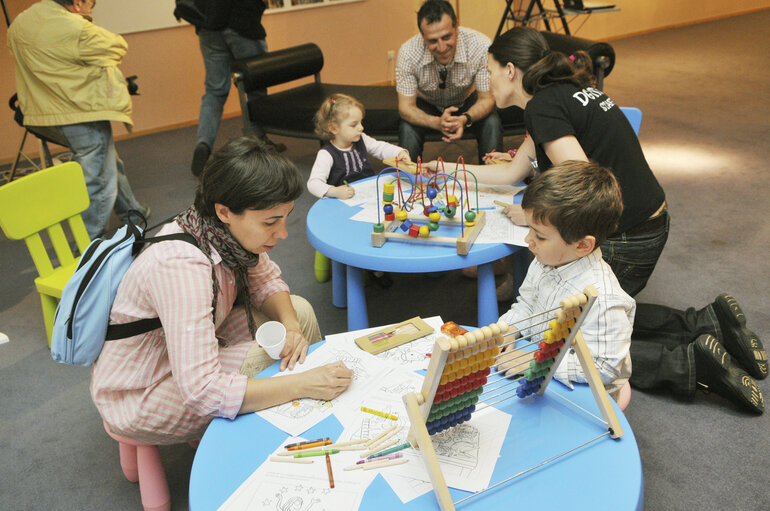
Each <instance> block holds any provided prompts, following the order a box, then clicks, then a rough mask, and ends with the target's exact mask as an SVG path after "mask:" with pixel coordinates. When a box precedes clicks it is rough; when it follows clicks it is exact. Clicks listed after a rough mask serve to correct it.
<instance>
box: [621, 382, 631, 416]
mask: <svg viewBox="0 0 770 511" xmlns="http://www.w3.org/2000/svg"><path fill="white" fill-rule="evenodd" d="M629 402H631V384H630V383H628V382H626V384H625V385H623V387H621V388H620V392H618V407H619V408H620V409H621V410H625V409H626V407H627V406H628V403H629Z"/></svg>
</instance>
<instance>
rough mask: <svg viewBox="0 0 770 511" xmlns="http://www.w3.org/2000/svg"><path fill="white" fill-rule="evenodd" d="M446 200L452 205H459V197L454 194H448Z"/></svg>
mask: <svg viewBox="0 0 770 511" xmlns="http://www.w3.org/2000/svg"><path fill="white" fill-rule="evenodd" d="M446 202H447V204H449V205H450V206H457V204H458V202H457V197H455V196H454V195H448V196H447V198H446Z"/></svg>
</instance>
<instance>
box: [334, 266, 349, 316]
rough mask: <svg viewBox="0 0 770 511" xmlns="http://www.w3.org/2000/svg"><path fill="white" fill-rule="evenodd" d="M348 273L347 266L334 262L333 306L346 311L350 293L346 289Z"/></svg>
mask: <svg viewBox="0 0 770 511" xmlns="http://www.w3.org/2000/svg"><path fill="white" fill-rule="evenodd" d="M346 273H347V270H346V268H345V265H344V264H342V263H340V262H337V261H332V304H334V306H335V307H337V308H339V309H344V308H345V307H347V306H348V292H347V289H346V286H347V284H346V282H345V280H346V278H347V277H346Z"/></svg>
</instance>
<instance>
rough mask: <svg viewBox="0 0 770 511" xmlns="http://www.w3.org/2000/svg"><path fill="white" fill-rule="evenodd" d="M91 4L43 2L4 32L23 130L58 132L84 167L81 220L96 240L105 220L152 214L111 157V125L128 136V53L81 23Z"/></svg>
mask: <svg viewBox="0 0 770 511" xmlns="http://www.w3.org/2000/svg"><path fill="white" fill-rule="evenodd" d="M93 3H94V2H93V0H41V1H40V2H38V3H36V4H34V5H32V6H30V7H29V8H28V9H26V10H25V11H24V12H22V13H21V14H19V15H18V16H17V17H16V19H15V20H14V21H13V23H11V26H10V28H9V29H8V47H9V48H10V50H11V55H13V58H14V60H15V62H16V87H17V89H18V95H19V106H20V107H21V111H22V112H23V113H24V124H25V125H26V126H50V127H55V128H56V129H57V130H58V131H59V132H60V133H61V135H62V136H63V137H64V138H65V139H66V140H67V141H68V142H69V146H70V148H71V149H72V154H73V159H74V160H75V161H77V162H78V163H80V165H81V166H82V167H83V173H84V175H85V180H86V186H87V188H88V195H89V197H90V199H91V204H90V205H89V207H88V209H87V210H86V211H85V212H84V213H83V221H84V222H85V224H86V228H87V230H88V234H89V235H90V236H91V238H92V239H93V238H94V237H96V236H98V235H100V234H101V233H103V232H104V231H105V230H106V229H107V227H108V223H109V218H110V212H111V211H112V210H113V208H114V210H115V213H116V214H117V216H118V217H119V218H120V219H121V220H122V221H124V222H125V221H126V220H127V219H128V216H129V211H130V210H138V211H140V212H142V213H143V214H145V216H146V215H148V214H149V208H146V207H143V206H142V205H140V204H139V202H138V201H137V200H136V198H135V197H134V194H133V192H132V191H131V186H130V185H129V183H128V178H127V177H126V174H125V171H124V168H123V162H122V161H121V160H120V158H119V157H118V154H117V152H116V150H115V142H114V139H113V135H112V126H111V124H110V122H111V121H120V122H123V123H124V124H125V125H126V127H127V128H128V129H129V130H130V129H131V126H132V124H133V122H132V120H131V98H130V97H129V93H128V89H127V87H126V81H125V78H124V77H123V74H122V73H121V72H120V70H119V69H118V65H119V64H120V62H121V60H122V58H123V56H124V55H125V54H126V50H127V49H128V45H127V43H126V40H125V39H123V37H121V36H119V35H117V34H113V33H112V32H110V31H108V30H105V29H104V28H101V27H99V26H97V25H95V24H94V23H92V22H91V21H90V20H89V19H88V18H86V17H85V16H87V15H90V12H91V7H93Z"/></svg>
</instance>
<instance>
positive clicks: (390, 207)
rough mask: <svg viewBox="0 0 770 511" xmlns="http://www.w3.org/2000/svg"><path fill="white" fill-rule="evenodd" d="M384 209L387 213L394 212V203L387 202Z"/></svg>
mask: <svg viewBox="0 0 770 511" xmlns="http://www.w3.org/2000/svg"><path fill="white" fill-rule="evenodd" d="M382 210H383V211H384V212H385V214H388V213H393V205H392V204H386V205H385V206H383V207H382Z"/></svg>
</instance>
